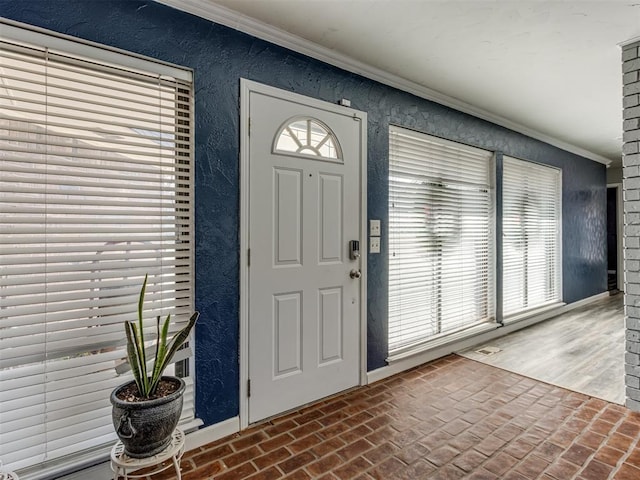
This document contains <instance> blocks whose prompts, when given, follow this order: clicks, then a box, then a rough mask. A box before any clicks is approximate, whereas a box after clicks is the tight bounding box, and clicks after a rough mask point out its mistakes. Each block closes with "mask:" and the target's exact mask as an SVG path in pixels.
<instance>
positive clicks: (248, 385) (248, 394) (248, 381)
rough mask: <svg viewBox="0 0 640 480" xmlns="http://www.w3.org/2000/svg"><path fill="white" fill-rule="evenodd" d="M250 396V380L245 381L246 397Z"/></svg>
mask: <svg viewBox="0 0 640 480" xmlns="http://www.w3.org/2000/svg"><path fill="white" fill-rule="evenodd" d="M250 396H251V379H249V380H247V397H250Z"/></svg>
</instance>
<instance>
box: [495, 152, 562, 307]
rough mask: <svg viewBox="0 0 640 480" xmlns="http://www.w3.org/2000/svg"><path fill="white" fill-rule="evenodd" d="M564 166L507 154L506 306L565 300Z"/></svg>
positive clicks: (505, 221) (504, 305) (504, 220)
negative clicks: (562, 254) (562, 245)
mask: <svg viewBox="0 0 640 480" xmlns="http://www.w3.org/2000/svg"><path fill="white" fill-rule="evenodd" d="M560 189H561V177H560V170H558V169H556V168H552V167H547V166H544V165H538V164H535V163H531V162H525V161H522V160H516V159H515V158H509V157H505V158H504V173H503V209H504V210H503V227H502V228H503V285H504V292H503V312H504V315H505V316H507V315H510V314H514V313H519V312H522V311H525V310H529V309H532V308H536V307H542V306H545V305H549V304H553V303H557V302H560V300H561V296H560V288H561V282H560V272H561V263H560V212H561V205H562V204H561V196H560V192H561V190H560Z"/></svg>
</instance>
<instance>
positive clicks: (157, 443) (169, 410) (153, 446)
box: [111, 377, 185, 458]
mask: <svg viewBox="0 0 640 480" xmlns="http://www.w3.org/2000/svg"><path fill="white" fill-rule="evenodd" d="M162 380H166V381H170V382H175V383H177V384H179V385H180V386H179V388H178V389H177V390H176V391H175V392H173V393H172V394H170V395H167V396H166V397H163V398H157V399H155V400H146V401H142V402H125V401H123V400H120V399H119V398H118V397H117V394H118V392H119V391H120V390H122V389H123V388H125V387H126V386H127V385H130V384H131V383H133V382H129V383H125V384H124V385H120V386H119V387H118V388H116V389H115V390H114V391H113V392H111V405H113V410H112V412H111V415H112V419H113V427H114V428H115V430H116V433H117V434H118V438H119V439H120V440H121V441H122V443H123V444H124V453H126V454H127V455H129V456H130V457H132V458H147V457H151V456H153V455H155V454H157V453H160V452H161V451H162V450H164V449H165V448H166V447H167V445H169V442H171V434H172V433H173V431H174V430H175V428H176V426H177V425H178V420H180V414H181V413H182V395H183V394H184V390H185V383H184V380H182V379H181V378H178V377H162Z"/></svg>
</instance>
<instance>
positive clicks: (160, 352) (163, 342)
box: [149, 314, 171, 395]
mask: <svg viewBox="0 0 640 480" xmlns="http://www.w3.org/2000/svg"><path fill="white" fill-rule="evenodd" d="M170 323H171V314H169V315H167V318H166V320H165V321H164V323H163V325H162V330H160V316H158V318H157V323H156V325H157V332H158V337H157V338H158V340H157V343H156V358H155V361H154V362H153V373H152V374H151V384H150V385H149V394H150V395H153V394H155V393H156V388H158V384H159V383H160V379H161V378H162V372H163V371H164V369H163V368H162V364H163V363H164V358H165V357H166V355H167V335H168V333H169V324H170Z"/></svg>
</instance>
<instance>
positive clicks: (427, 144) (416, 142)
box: [389, 126, 494, 353]
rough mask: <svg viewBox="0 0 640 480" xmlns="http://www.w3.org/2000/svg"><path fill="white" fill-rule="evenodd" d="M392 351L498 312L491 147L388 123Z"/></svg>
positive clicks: (432, 337)
mask: <svg viewBox="0 0 640 480" xmlns="http://www.w3.org/2000/svg"><path fill="white" fill-rule="evenodd" d="M389 132H390V142H389V351H390V353H394V352H399V351H402V350H403V349H406V348H411V347H413V346H415V345H418V344H420V343H424V342H426V341H429V340H431V339H434V338H436V337H438V336H442V335H446V334H451V333H454V332H458V331H460V330H463V329H466V328H469V327H471V326H474V325H477V324H479V323H482V322H488V321H491V320H493V319H494V295H493V283H494V282H493V276H494V273H493V272H494V262H493V248H494V247H493V244H494V242H493V233H492V230H493V192H492V180H491V179H492V177H493V173H492V172H493V169H492V166H491V165H492V157H493V155H492V153H491V152H487V151H484V150H479V149H476V148H472V147H468V146H465V145H460V144H456V143H453V142H449V141H446V140H442V139H439V138H435V137H431V136H428V135H424V134H421V133H417V132H413V131H410V130H406V129H402V128H398V127H393V126H392V127H390V130H389Z"/></svg>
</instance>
